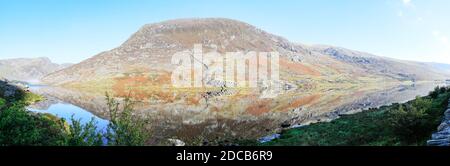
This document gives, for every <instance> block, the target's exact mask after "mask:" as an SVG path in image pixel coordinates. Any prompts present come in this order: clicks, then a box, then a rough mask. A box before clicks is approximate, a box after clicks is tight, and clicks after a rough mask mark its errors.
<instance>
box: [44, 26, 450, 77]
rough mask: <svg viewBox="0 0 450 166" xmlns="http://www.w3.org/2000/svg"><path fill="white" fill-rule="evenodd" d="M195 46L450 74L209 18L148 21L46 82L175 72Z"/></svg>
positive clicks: (305, 64) (326, 68) (332, 70)
mask: <svg viewBox="0 0 450 166" xmlns="http://www.w3.org/2000/svg"><path fill="white" fill-rule="evenodd" d="M194 44H202V45H203V49H204V52H208V51H209V50H213V49H214V50H217V51H218V52H221V53H224V52H235V51H242V52H248V51H261V52H263V51H266V52H267V51H277V52H279V53H280V55H281V63H282V64H281V67H282V68H281V70H282V73H287V74H286V75H289V74H290V75H297V76H302V77H310V78H317V79H323V80H327V78H328V77H335V76H338V75H342V76H343V77H346V78H363V77H367V78H376V77H378V78H381V79H386V80H396V81H405V80H406V81H407V80H411V81H418V80H443V79H447V78H449V74H448V72H446V71H444V70H440V69H438V68H436V67H433V66H432V65H429V64H426V63H421V62H411V61H402V60H396V59H391V58H385V57H380V56H375V55H371V54H368V53H363V52H359V51H353V50H349V49H344V48H339V47H332V46H323V45H320V46H319V45H315V46H307V45H302V44H294V43H292V42H290V41H288V40H286V39H285V38H282V37H280V36H276V35H273V34H270V33H268V32H265V31H263V30H261V29H258V28H256V27H254V26H252V25H250V24H247V23H244V22H240V21H236V20H231V19H223V18H205V19H179V20H170V21H164V22H160V23H154V24H147V25H144V26H143V27H142V28H141V29H139V30H138V31H137V32H136V33H134V34H133V35H132V36H131V37H130V38H129V39H128V40H127V41H126V42H125V43H123V44H122V45H121V46H119V47H117V48H114V49H112V50H110V51H105V52H102V53H100V54H97V55H95V56H93V57H91V58H89V59H87V60H85V61H82V62H81V63H78V64H75V65H73V66H70V67H68V68H65V69H63V70H59V71H56V72H53V73H51V74H49V75H47V76H46V77H44V78H43V80H44V81H45V82H47V83H49V84H54V85H62V84H72V83H82V82H88V81H91V80H94V79H98V78H100V77H101V78H117V77H122V76H124V74H126V73H133V72H136V71H138V72H140V73H161V72H162V71H163V72H169V73H170V72H171V70H172V69H173V68H174V66H175V65H174V64H171V61H170V60H171V55H173V54H174V53H175V52H179V51H184V50H192V49H193V46H194Z"/></svg>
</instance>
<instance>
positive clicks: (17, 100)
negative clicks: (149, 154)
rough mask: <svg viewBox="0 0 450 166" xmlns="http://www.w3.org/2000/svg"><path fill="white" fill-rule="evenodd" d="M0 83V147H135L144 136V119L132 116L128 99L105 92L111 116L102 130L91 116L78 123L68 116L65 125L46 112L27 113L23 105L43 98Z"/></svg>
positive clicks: (145, 137) (144, 140)
mask: <svg viewBox="0 0 450 166" xmlns="http://www.w3.org/2000/svg"><path fill="white" fill-rule="evenodd" d="M0 83H1V84H2V85H1V86H0V146H11V145H13V146H15V145H26V146H41V145H42V146H102V145H113V146H136V145H144V144H145V142H146V141H147V139H148V136H149V135H148V134H147V132H146V130H145V129H144V124H145V122H144V121H142V120H140V119H138V118H134V117H133V116H132V111H133V107H132V105H133V103H132V102H131V101H130V100H129V99H125V100H124V102H123V104H119V102H118V101H116V100H114V99H113V98H111V97H109V95H108V94H107V95H106V97H107V103H108V107H109V113H110V118H111V119H110V123H109V125H108V127H107V129H106V131H102V130H100V129H98V128H97V126H96V122H95V121H94V120H93V119H92V120H91V121H90V122H88V123H86V124H82V123H81V119H74V118H72V119H71V121H72V123H71V124H69V123H68V122H67V121H66V120H65V119H60V118H57V117H55V116H53V115H50V114H38V113H32V112H29V111H28V110H27V109H26V107H27V106H28V105H29V104H31V103H34V102H37V101H40V100H43V98H42V97H41V96H38V95H35V94H33V93H30V92H27V91H23V90H21V89H20V88H17V87H15V86H13V85H8V84H5V83H4V82H0ZM6 91H9V92H8V93H7V94H6ZM11 94H12V95H11ZM120 105H122V107H120Z"/></svg>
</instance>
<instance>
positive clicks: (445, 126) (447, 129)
mask: <svg viewBox="0 0 450 166" xmlns="http://www.w3.org/2000/svg"><path fill="white" fill-rule="evenodd" d="M449 103H450V101H449ZM427 144H428V145H429V146H450V105H449V106H448V108H447V110H446V111H445V113H444V120H443V121H442V123H441V125H439V127H438V131H437V132H436V133H434V134H433V135H432V136H431V140H428V141H427Z"/></svg>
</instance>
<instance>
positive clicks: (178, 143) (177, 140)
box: [167, 138, 186, 146]
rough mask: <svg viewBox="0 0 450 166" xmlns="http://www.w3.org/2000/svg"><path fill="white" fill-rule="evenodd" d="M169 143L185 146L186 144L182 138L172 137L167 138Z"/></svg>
mask: <svg viewBox="0 0 450 166" xmlns="http://www.w3.org/2000/svg"><path fill="white" fill-rule="evenodd" d="M167 141H168V142H169V143H170V145H172V146H185V145H186V143H184V142H183V141H181V140H179V139H172V138H170V139H168V140H167Z"/></svg>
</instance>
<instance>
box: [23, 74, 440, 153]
mask: <svg viewBox="0 0 450 166" xmlns="http://www.w3.org/2000/svg"><path fill="white" fill-rule="evenodd" d="M443 84H444V83H442V82H425V83H416V84H403V85H397V86H386V87H382V86H381V87H377V88H364V89H361V88H357V89H355V88H348V89H339V88H327V89H321V90H318V91H304V90H303V91H302V90H293V91H289V92H286V93H285V94H282V95H280V96H278V97H277V98H275V99H259V98H256V97H255V96H252V95H248V94H247V95H246V94H239V93H236V94H234V95H231V96H226V95H224V96H220V97H215V98H211V99H207V100H198V101H196V102H190V100H189V102H185V101H184V100H185V99H184V98H183V99H181V98H180V99H177V98H176V100H172V101H170V102H164V101H159V100H158V101H156V100H154V99H151V98H141V99H139V100H137V102H136V104H135V109H136V111H135V112H134V114H135V115H136V116H139V117H140V118H144V119H146V120H148V125H147V128H148V129H149V131H151V132H152V133H151V135H152V140H151V143H152V144H155V145H158V144H162V143H163V142H164V141H165V140H167V139H169V138H175V139H180V140H183V141H186V142H198V141H203V140H216V139H222V138H227V139H232V138H240V139H242V138H245V139H249V138H250V139H256V138H259V137H262V136H265V135H268V134H271V133H275V132H278V131H280V130H281V128H282V126H283V127H295V126H302V125H307V124H310V123H315V122H321V121H330V120H333V119H335V118H338V117H339V115H342V114H350V113H355V112H359V111H361V110H364V109H368V108H374V107H379V106H383V105H389V104H392V103H398V102H405V101H408V100H411V99H414V98H415V97H416V96H424V95H427V94H428V93H429V91H431V90H433V89H434V87H435V86H437V85H443ZM30 90H31V91H32V92H34V93H37V94H40V95H43V96H45V97H46V100H45V101H42V102H39V103H36V104H34V105H31V106H29V108H28V109H29V110H30V111H33V112H39V113H50V114H53V115H56V116H58V117H61V118H64V119H66V120H69V123H70V119H71V117H72V116H73V117H74V118H75V119H81V122H82V123H87V122H88V121H89V120H91V119H94V120H95V121H96V122H97V125H98V127H99V130H104V129H105V128H106V126H107V125H108V123H109V122H108V119H109V115H108V110H107V106H106V100H105V96H104V95H103V93H92V92H85V91H82V90H75V89H68V88H62V87H51V86H30ZM170 93H172V94H175V93H179V94H178V95H180V94H183V93H180V92H170ZM236 96H238V97H236ZM117 99H118V100H121V98H117ZM181 100H183V102H181ZM187 103H188V104H187Z"/></svg>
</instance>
